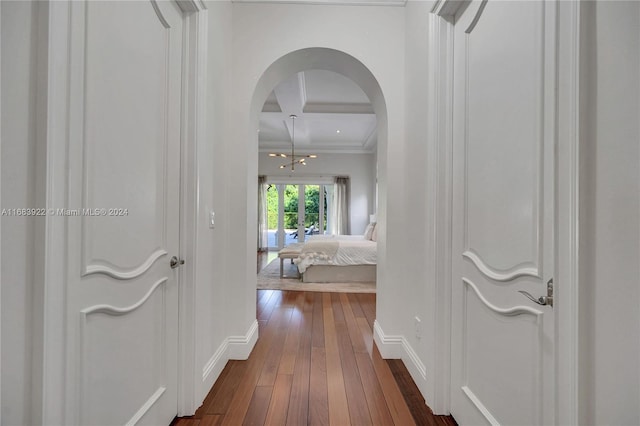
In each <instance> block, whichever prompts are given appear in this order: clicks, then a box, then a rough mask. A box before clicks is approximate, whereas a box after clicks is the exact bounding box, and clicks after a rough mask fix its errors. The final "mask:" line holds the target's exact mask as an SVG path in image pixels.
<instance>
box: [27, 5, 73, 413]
mask: <svg viewBox="0 0 640 426" xmlns="http://www.w3.org/2000/svg"><path fill="white" fill-rule="evenodd" d="M39 8H40V9H39V11H38V15H39V17H38V19H39V24H43V26H42V27H40V28H39V32H40V36H39V38H40V37H41V38H40V39H39V41H38V50H39V52H38V68H39V69H40V70H41V73H42V74H40V77H41V78H39V79H38V80H39V81H38V97H39V100H38V105H37V110H38V111H37V119H36V121H37V123H39V124H37V125H38V130H37V140H38V147H39V148H38V150H39V152H38V153H37V156H38V161H39V162H40V164H42V165H43V170H41V173H42V174H40V175H39V176H38V179H37V185H39V186H40V187H39V188H38V189H37V192H38V195H37V196H38V197H39V199H41V200H42V202H43V204H44V207H45V208H61V207H65V206H67V205H68V195H67V190H66V189H67V186H68V185H67V180H68V172H67V167H66V166H67V149H68V141H69V129H68V124H69V99H68V93H69V84H70V81H69V71H70V68H71V64H70V61H71V58H70V51H69V49H70V43H69V42H70V31H71V4H70V2H54V1H50V2H43V3H42V4H40V5H39ZM41 61H42V62H41ZM37 232H38V237H37V238H38V241H37V242H38V244H42V247H41V248H36V250H38V255H37V257H38V258H37V259H36V265H37V267H38V272H39V273H40V274H42V283H43V285H42V286H41V289H40V290H39V292H40V293H39V294H38V295H37V297H36V300H38V302H40V303H41V306H39V305H38V303H36V304H35V305H34V310H35V311H36V312H37V311H38V310H40V309H41V313H42V316H41V317H39V318H38V320H39V321H41V322H40V323H38V324H37V325H36V329H35V330H34V336H37V335H38V333H42V334H41V335H42V340H41V341H38V342H34V343H37V344H36V349H35V351H39V352H40V353H36V355H35V357H36V358H39V357H41V358H39V361H40V362H41V365H39V366H36V365H35V363H34V367H37V369H35V371H36V374H40V377H34V380H33V383H32V386H33V389H34V397H33V401H34V406H33V414H32V416H33V417H32V419H31V421H32V422H33V423H34V424H66V423H69V422H70V419H71V418H72V416H71V415H70V414H69V413H71V412H72V411H71V409H70V401H69V398H67V391H68V386H69V384H68V383H67V382H68V381H67V379H66V375H67V374H66V373H67V369H68V368H70V366H69V365H67V364H68V361H67V357H66V342H67V322H66V298H67V287H66V283H67V279H66V277H67V257H66V254H65V253H66V248H67V220H66V218H64V217H56V216H46V217H45V218H44V228H43V229H38V230H37ZM40 232H42V233H41V234H40ZM36 315H38V314H36Z"/></svg>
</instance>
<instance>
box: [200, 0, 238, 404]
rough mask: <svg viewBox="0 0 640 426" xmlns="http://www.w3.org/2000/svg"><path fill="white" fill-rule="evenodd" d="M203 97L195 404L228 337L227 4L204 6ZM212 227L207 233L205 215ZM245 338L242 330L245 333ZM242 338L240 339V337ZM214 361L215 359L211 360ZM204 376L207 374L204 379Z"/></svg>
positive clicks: (222, 355)
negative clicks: (212, 221)
mask: <svg viewBox="0 0 640 426" xmlns="http://www.w3.org/2000/svg"><path fill="white" fill-rule="evenodd" d="M207 7H208V10H207V12H205V13H207V17H208V22H207V29H208V37H207V45H208V51H207V58H206V60H207V92H206V108H207V112H206V114H207V120H206V123H207V124H206V137H205V140H203V141H201V142H202V144H201V145H200V146H199V147H198V206H199V208H198V224H197V229H198V231H197V235H198V256H197V259H196V266H197V271H196V306H195V310H196V330H195V336H196V339H195V340H196V354H195V360H196V361H195V364H196V371H195V373H196V374H195V379H196V386H197V389H196V399H197V402H201V401H202V400H203V399H204V398H205V397H206V395H207V393H208V392H209V390H210V388H211V386H212V385H213V383H214V382H215V380H216V379H217V377H218V375H219V373H220V371H221V369H222V368H223V367H224V365H225V363H226V361H227V356H228V354H227V353H224V352H221V350H223V349H224V346H225V342H226V340H225V339H226V338H227V337H228V336H230V335H231V334H233V333H232V332H231V331H230V328H231V327H230V326H229V322H228V321H227V316H228V313H229V309H232V308H233V306H229V304H228V303H227V295H226V292H227V287H228V280H227V274H228V273H230V271H228V270H227V267H226V264H227V262H226V248H227V244H228V242H227V239H228V238H233V233H232V232H230V230H229V229H228V228H227V227H226V226H225V223H226V218H227V215H228V212H229V211H228V209H227V202H226V197H227V191H228V189H229V185H230V181H229V179H228V174H227V170H226V169H225V146H224V143H223V142H222V141H223V140H224V138H225V134H226V131H227V128H226V123H227V121H228V120H227V119H228V117H227V116H228V108H226V105H227V104H228V102H229V98H230V94H229V93H230V90H229V89H230V81H231V69H230V67H229V66H228V64H229V63H230V62H231V59H230V57H231V49H230V45H231V4H230V3H229V2H220V1H212V2H208V3H207ZM211 210H213V211H214V212H215V219H216V226H215V228H214V229H210V228H209V212H210V211H211ZM245 332H246V330H245ZM243 334H244V333H243ZM216 356H220V358H219V359H216V358H215V357H216ZM207 373H208V374H207Z"/></svg>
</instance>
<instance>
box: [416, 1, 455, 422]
mask: <svg viewBox="0 0 640 426" xmlns="http://www.w3.org/2000/svg"><path fill="white" fill-rule="evenodd" d="M460 5H461V3H460V2H457V1H451V0H446V1H438V2H436V3H435V4H434V7H433V9H432V10H431V13H430V14H429V16H428V19H429V52H430V53H429V55H430V56H429V74H428V84H429V91H430V93H432V94H433V95H432V96H431V97H430V101H429V105H428V118H427V120H428V121H429V122H430V123H432V124H431V125H430V126H429V132H430V133H429V140H430V141H432V144H433V155H431V156H430V158H431V159H432V160H430V161H431V162H430V164H429V165H427V169H429V170H431V172H430V173H431V174H432V175H431V176H432V177H431V181H432V182H433V188H432V191H433V193H435V194H436V200H437V202H436V206H435V207H434V211H435V231H434V235H435V238H434V242H433V244H434V249H433V252H434V253H435V268H434V271H433V280H434V281H433V282H434V283H435V293H436V300H437V303H436V304H435V306H436V311H435V313H434V321H435V324H434V329H435V345H436V347H435V348H434V350H433V356H434V360H435V361H434V365H435V371H434V372H433V374H434V377H433V380H432V384H431V389H432V391H431V393H432V395H433V401H432V402H430V407H431V408H432V410H433V411H434V413H436V414H449V413H450V412H451V300H452V299H451V268H452V259H453V258H452V232H453V228H452V226H453V225H452V223H453V222H452V211H453V104H452V102H453V79H452V76H453V18H452V17H453V15H454V14H455V13H456V11H457V9H458V7H460ZM423 395H425V397H426V394H424V393H423Z"/></svg>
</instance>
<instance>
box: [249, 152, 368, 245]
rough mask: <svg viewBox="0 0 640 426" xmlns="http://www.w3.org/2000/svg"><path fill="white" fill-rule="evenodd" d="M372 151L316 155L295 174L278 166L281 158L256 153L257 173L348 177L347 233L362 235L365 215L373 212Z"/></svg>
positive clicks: (366, 217) (293, 176)
mask: <svg viewBox="0 0 640 426" xmlns="http://www.w3.org/2000/svg"><path fill="white" fill-rule="evenodd" d="M373 157H374V155H373V154H320V155H318V158H314V159H312V160H309V161H308V166H306V167H304V168H303V169H302V170H300V167H298V168H296V171H295V173H291V171H290V170H283V169H280V167H279V166H280V164H282V162H281V161H278V159H277V158H272V157H269V155H268V153H264V152H262V153H260V154H259V157H258V174H260V175H266V176H291V179H294V180H293V181H292V182H294V181H295V178H296V177H304V176H324V177H325V178H326V177H332V176H349V178H350V182H351V205H350V208H351V210H350V213H351V217H350V220H351V233H352V234H354V235H356V234H362V233H364V229H365V228H366V226H367V224H368V223H369V215H370V214H373V213H374V211H373V209H374V201H373V196H374V191H375V186H374V184H375V182H374V180H375V163H373Z"/></svg>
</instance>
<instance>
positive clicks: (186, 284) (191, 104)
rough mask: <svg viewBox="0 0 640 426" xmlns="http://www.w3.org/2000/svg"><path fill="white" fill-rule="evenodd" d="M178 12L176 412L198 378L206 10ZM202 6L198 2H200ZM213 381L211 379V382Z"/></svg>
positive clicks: (192, 4) (193, 397)
mask: <svg viewBox="0 0 640 426" xmlns="http://www.w3.org/2000/svg"><path fill="white" fill-rule="evenodd" d="M178 4H179V6H180V7H181V8H182V10H183V11H184V12H185V13H184V41H185V44H184V54H185V56H184V58H185V59H184V61H183V68H182V69H183V75H184V76H185V77H186V78H184V79H183V85H182V91H183V93H184V97H183V99H184V106H183V109H182V112H181V113H182V122H183V123H184V124H183V126H182V130H181V138H182V143H181V147H180V151H181V158H182V159H181V167H180V175H181V176H180V179H181V187H180V257H181V258H183V259H185V264H184V266H183V267H182V268H180V270H179V275H178V281H179V302H178V303H179V320H178V322H179V325H178V327H179V333H178V342H179V343H178V347H179V349H178V415H180V416H186V415H192V414H194V413H195V411H196V409H197V408H198V406H199V405H200V403H201V402H202V401H198V399H199V389H200V383H199V379H198V372H197V371H196V354H197V345H196V329H197V326H196V322H197V320H196V312H195V309H194V307H195V306H196V301H197V289H196V283H197V279H196V277H197V266H198V265H197V261H196V259H197V251H198V224H200V223H202V217H201V216H200V185H199V179H200V167H199V163H198V158H199V156H198V151H199V147H200V146H202V144H205V143H207V135H206V131H207V127H206V112H207V111H206V105H207V103H206V95H205V94H206V93H207V48H208V44H207V41H208V40H207V23H208V12H207V10H206V8H205V7H204V5H203V4H201V2H200V1H192V0H178ZM201 6H202V7H201ZM223 367H224V365H223ZM212 385H213V383H212Z"/></svg>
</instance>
